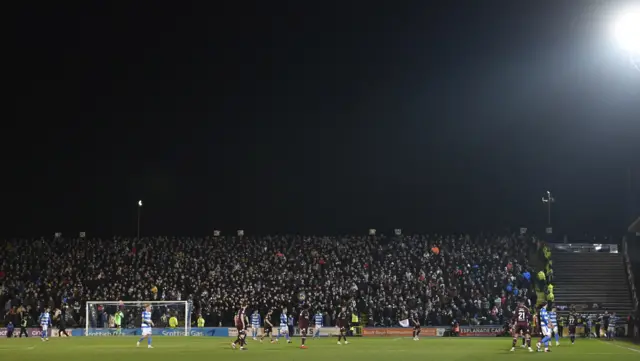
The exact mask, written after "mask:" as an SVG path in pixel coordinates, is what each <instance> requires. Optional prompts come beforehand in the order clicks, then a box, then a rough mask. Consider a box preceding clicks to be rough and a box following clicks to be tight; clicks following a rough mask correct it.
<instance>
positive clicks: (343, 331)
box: [336, 306, 349, 345]
mask: <svg viewBox="0 0 640 361" xmlns="http://www.w3.org/2000/svg"><path fill="white" fill-rule="evenodd" d="M348 325H349V322H348V321H347V308H346V307H344V306H343V307H342V310H341V311H340V312H339V313H338V321H337V322H336V326H338V329H339V330H340V335H338V345H342V343H341V342H340V340H341V339H344V344H345V345H348V344H349V341H347V327H348Z"/></svg>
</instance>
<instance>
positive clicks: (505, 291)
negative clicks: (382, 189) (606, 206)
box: [0, 235, 535, 327]
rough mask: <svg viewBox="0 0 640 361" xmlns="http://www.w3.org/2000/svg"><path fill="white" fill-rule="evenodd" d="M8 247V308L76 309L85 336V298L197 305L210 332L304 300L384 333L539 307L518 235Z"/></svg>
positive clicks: (43, 242)
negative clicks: (240, 310)
mask: <svg viewBox="0 0 640 361" xmlns="http://www.w3.org/2000/svg"><path fill="white" fill-rule="evenodd" d="M3 242H4V244H2V245H0V248H3V249H7V250H8V251H7V252H3V253H2V254H0V268H1V269H2V270H3V272H4V273H5V278H4V280H5V281H4V283H3V284H2V287H1V288H0V290H1V293H0V302H3V303H4V305H5V310H7V311H9V312H10V311H11V310H12V309H13V307H14V306H18V305H22V306H25V308H26V309H28V310H29V312H31V314H32V318H33V319H36V318H37V316H38V310H39V309H41V308H42V307H44V306H49V307H52V309H55V308H59V307H61V305H62V304H63V303H66V304H69V305H71V307H70V308H69V317H68V318H69V320H70V322H73V323H74V324H75V325H76V326H77V325H84V322H85V320H84V310H85V308H84V304H85V302H86V301H87V300H110V301H117V300H123V301H138V300H165V301H171V300H190V301H192V302H193V306H194V312H195V314H199V313H200V314H202V317H203V318H204V320H205V322H206V324H208V325H215V326H218V325H225V326H226V325H231V324H232V319H233V312H234V311H235V310H236V309H237V307H238V305H239V302H240V300H241V299H245V300H247V301H248V302H249V304H250V305H251V307H255V308H260V311H261V312H262V313H263V314H264V313H266V310H267V309H280V308H282V307H287V308H288V309H289V310H291V311H292V314H293V315H295V314H296V313H297V310H296V308H298V307H299V300H298V295H299V294H300V293H301V292H304V293H305V295H306V300H307V301H306V302H309V303H310V306H311V308H312V309H315V310H321V311H323V312H325V315H326V316H325V318H326V320H325V321H327V322H326V323H325V324H327V325H329V324H332V323H331V322H332V321H333V320H334V319H335V310H337V309H338V308H339V307H340V306H341V305H346V306H348V307H349V309H351V310H353V312H354V313H357V314H360V313H366V314H367V316H368V319H369V320H373V322H374V324H376V325H385V326H395V325H397V324H398V321H399V320H400V319H402V317H404V315H405V314H406V313H407V312H409V311H415V312H417V313H418V317H419V318H420V321H421V322H422V323H423V324H430V325H448V324H451V323H452V322H453V320H454V319H456V320H459V321H460V322H461V324H465V323H466V324H469V323H472V324H489V323H491V324H504V322H505V320H506V319H508V318H510V317H511V315H512V312H513V309H514V305H515V303H516V302H517V300H518V298H522V297H523V298H525V299H526V301H525V302H527V303H528V304H531V300H529V299H528V298H529V297H535V292H533V289H532V288H531V287H532V285H530V283H531V282H529V281H528V280H529V278H527V277H526V276H525V275H526V274H528V275H529V277H530V275H531V271H532V269H531V268H530V267H529V264H528V260H527V256H528V254H529V252H530V250H529V245H531V244H532V243H531V242H525V241H524V240H523V239H522V238H520V237H511V236H506V237H478V238H472V237H470V236H443V235H430V236H427V235H415V236H394V237H391V238H387V237H383V236H380V237H372V236H351V237H301V236H275V237H269V236H267V237H255V238H253V237H215V238H178V237H152V238H145V239H141V240H136V239H130V238H121V237H114V238H111V239H100V238H95V239H62V238H54V239H40V240H37V241H35V242H34V241H32V240H11V241H3ZM2 246H5V247H2ZM239 249H240V250H242V252H237V250H239ZM534 302H535V301H534ZM0 304H2V303H0ZM125 312H127V311H126V310H125ZM94 313H95V314H94ZM137 316H138V315H132V314H128V315H125V318H124V319H125V323H128V324H127V325H123V327H127V326H129V327H133V326H135V319H136V317H137ZM160 316H161V314H158V317H160ZM90 317H92V319H95V320H97V321H99V323H100V324H104V325H107V324H109V317H108V314H107V312H105V310H103V309H100V310H98V309H95V310H93V309H92V310H91V311H90Z"/></svg>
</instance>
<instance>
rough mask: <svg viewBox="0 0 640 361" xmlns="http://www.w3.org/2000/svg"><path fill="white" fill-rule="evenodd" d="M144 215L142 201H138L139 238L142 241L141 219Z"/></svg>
mask: <svg viewBox="0 0 640 361" xmlns="http://www.w3.org/2000/svg"><path fill="white" fill-rule="evenodd" d="M141 215H142V201H141V200H140V201H138V233H137V238H138V239H140V217H141Z"/></svg>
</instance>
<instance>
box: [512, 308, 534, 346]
mask: <svg viewBox="0 0 640 361" xmlns="http://www.w3.org/2000/svg"><path fill="white" fill-rule="evenodd" d="M530 320H531V312H529V309H528V308H527V307H526V306H525V305H524V303H522V302H520V303H518V307H516V311H515V312H514V314H513V319H512V322H513V328H512V330H513V331H512V335H513V343H512V344H511V351H515V350H516V343H518V336H520V335H522V336H524V337H525V340H526V341H527V347H528V348H529V352H533V350H532V349H531V330H530V327H529V321H530Z"/></svg>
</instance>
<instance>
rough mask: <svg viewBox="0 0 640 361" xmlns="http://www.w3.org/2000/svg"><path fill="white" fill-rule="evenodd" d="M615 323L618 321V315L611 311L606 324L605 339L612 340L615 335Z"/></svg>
mask: <svg viewBox="0 0 640 361" xmlns="http://www.w3.org/2000/svg"><path fill="white" fill-rule="evenodd" d="M616 323H618V316H616V313H615V312H613V313H612V314H611V317H609V324H608V325H607V333H606V335H607V340H609V341H613V340H614V339H615V337H616Z"/></svg>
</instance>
